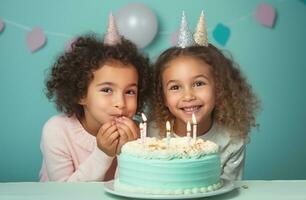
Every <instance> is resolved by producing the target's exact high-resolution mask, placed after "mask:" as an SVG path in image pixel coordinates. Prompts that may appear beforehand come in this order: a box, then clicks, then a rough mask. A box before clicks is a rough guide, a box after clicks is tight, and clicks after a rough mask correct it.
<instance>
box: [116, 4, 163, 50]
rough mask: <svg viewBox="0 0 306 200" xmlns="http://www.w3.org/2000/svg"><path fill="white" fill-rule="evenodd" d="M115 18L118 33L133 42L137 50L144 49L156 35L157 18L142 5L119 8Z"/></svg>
mask: <svg viewBox="0 0 306 200" xmlns="http://www.w3.org/2000/svg"><path fill="white" fill-rule="evenodd" d="M115 17H116V22H117V26H118V29H119V33H120V34H121V35H123V36H124V37H125V38H127V39H129V40H131V41H132V42H134V43H135V44H136V45H137V47H138V48H144V47H145V46H147V45H148V44H149V43H151V42H152V40H153V39H154V37H155V35H156V33H157V29H158V23H157V17H156V15H155V14H154V13H153V11H152V10H150V9H149V8H148V7H146V6H145V5H143V4H140V3H131V4H128V5H126V6H124V7H123V8H121V9H120V10H119V11H118V12H117V13H116V15H115Z"/></svg>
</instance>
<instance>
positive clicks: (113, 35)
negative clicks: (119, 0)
mask: <svg viewBox="0 0 306 200" xmlns="http://www.w3.org/2000/svg"><path fill="white" fill-rule="evenodd" d="M118 43H121V37H120V35H119V33H118V29H117V26H116V21H115V18H114V16H113V14H112V13H110V14H109V19H108V27H107V30H106V33H105V35H104V44H107V45H116V44H118Z"/></svg>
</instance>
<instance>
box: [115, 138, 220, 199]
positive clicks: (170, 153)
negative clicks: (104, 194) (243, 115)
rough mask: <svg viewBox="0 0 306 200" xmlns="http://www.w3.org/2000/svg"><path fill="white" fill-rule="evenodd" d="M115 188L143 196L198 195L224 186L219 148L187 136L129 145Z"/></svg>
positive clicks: (123, 152) (125, 151) (151, 139)
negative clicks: (221, 176)
mask: <svg viewBox="0 0 306 200" xmlns="http://www.w3.org/2000/svg"><path fill="white" fill-rule="evenodd" d="M118 170H119V178H118V179H116V180H115V189H119V190H121V191H126V192H133V193H143V194H177V195H181V194H196V193H204V192H210V191H214V190H217V189H218V188H220V187H221V184H222V183H221V181H220V175H221V164H220V156H219V153H218V145H217V144H215V143H213V142H210V141H204V140H202V139H197V140H193V139H190V138H188V137H182V138H171V139H170V140H167V139H166V138H164V139H162V140H159V139H156V138H146V139H145V141H144V142H142V141H141V140H140V139H138V140H135V141H132V142H128V143H126V144H125V145H124V146H123V147H122V150H121V154H120V156H119V164H118Z"/></svg>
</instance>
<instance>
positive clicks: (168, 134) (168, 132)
mask: <svg viewBox="0 0 306 200" xmlns="http://www.w3.org/2000/svg"><path fill="white" fill-rule="evenodd" d="M170 130H171V126H170V122H169V121H167V122H166V136H167V144H168V146H169V144H170V134H171V132H170Z"/></svg>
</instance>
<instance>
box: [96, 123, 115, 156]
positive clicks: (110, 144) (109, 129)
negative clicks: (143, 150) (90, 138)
mask: <svg viewBox="0 0 306 200" xmlns="http://www.w3.org/2000/svg"><path fill="white" fill-rule="evenodd" d="M96 138H97V146H98V148H99V149H101V150H102V151H103V152H104V153H106V154H107V155H108V156H111V157H113V156H115V155H116V149H117V146H118V143H119V132H118V128H117V126H116V123H115V122H114V121H110V122H107V123H105V124H103V125H102V126H101V128H100V130H99V132H98V134H97V136H96Z"/></svg>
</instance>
